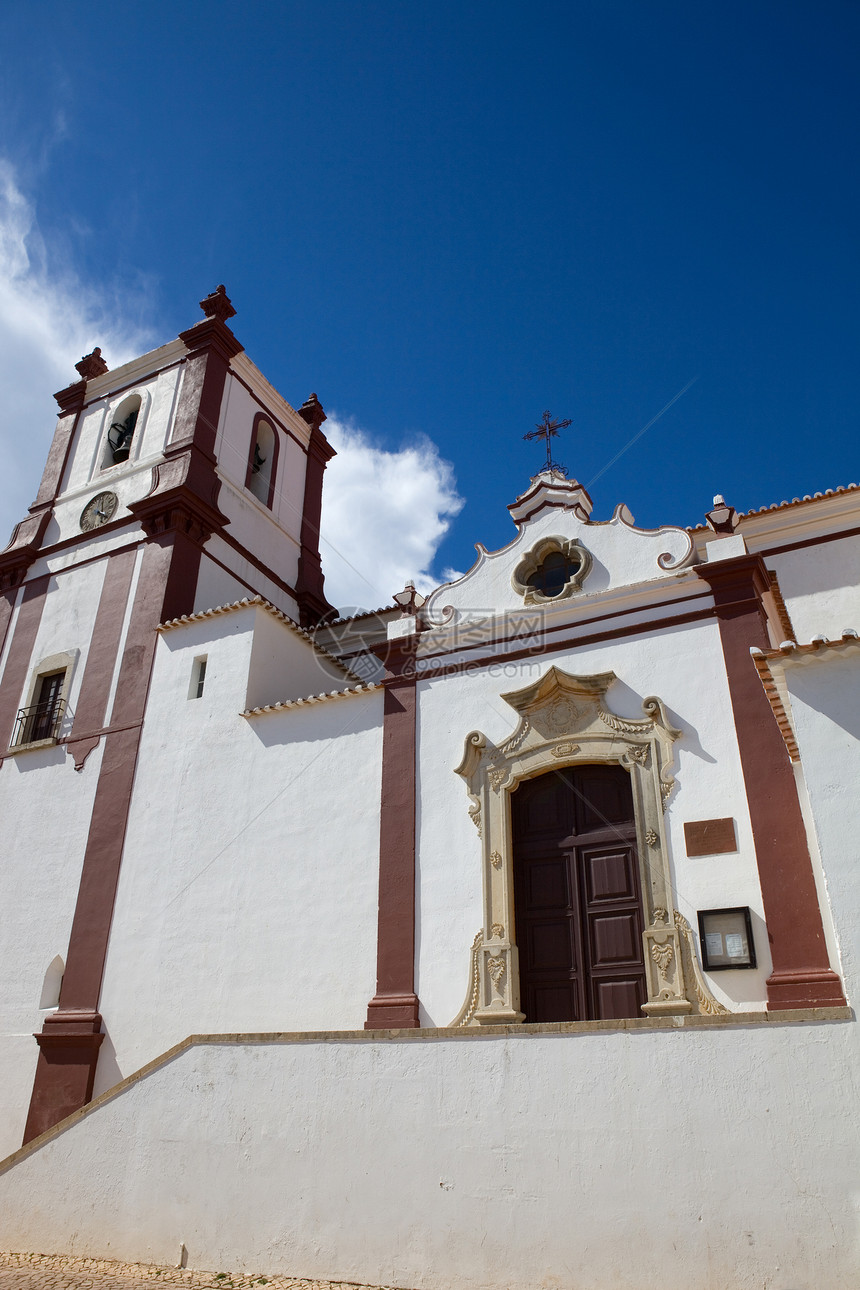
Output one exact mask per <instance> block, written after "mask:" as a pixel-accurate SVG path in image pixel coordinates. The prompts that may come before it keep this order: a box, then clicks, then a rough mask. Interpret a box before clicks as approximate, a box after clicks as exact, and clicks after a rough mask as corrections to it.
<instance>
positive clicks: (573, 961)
mask: <svg viewBox="0 0 860 1290" xmlns="http://www.w3.org/2000/svg"><path fill="white" fill-rule="evenodd" d="M511 823H512V828H513V843H514V902H515V913H516V940H517V945H518V947H519V958H520V1007H521V1009H522V1011H523V1012H524V1013H525V1019H526V1021H599V1020H610V1019H614V1018H619V1017H639V1016H641V1015H642V1014H641V1011H640V1009H641V1006H642V1004H643V1003H644V1002H645V1000H646V997H647V996H646V990H645V964H644V961H643V957H642V901H641V897H640V890H639V861H638V857H637V853H636V827H635V823H634V819H633V795H632V793H631V790H630V776H629V775H628V774H627V772H626V771H625V770H623V769H622V767H621V766H611V765H597V766H575V767H574V766H570V767H565V768H563V769H559V770H554V771H550V772H549V773H547V774H545V775H539V776H538V777H537V778H536V779H530V780H526V781H525V782H524V783H522V784H520V786H519V788H517V790H516V791H515V792H514V793H513V794H512V795H511Z"/></svg>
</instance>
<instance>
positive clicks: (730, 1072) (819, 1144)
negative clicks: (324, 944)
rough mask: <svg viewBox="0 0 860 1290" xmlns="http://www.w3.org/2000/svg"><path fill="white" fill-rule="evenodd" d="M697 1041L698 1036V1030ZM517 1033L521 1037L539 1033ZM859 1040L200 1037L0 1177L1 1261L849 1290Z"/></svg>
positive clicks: (619, 1286) (806, 1034)
mask: <svg viewBox="0 0 860 1290" xmlns="http://www.w3.org/2000/svg"><path fill="white" fill-rule="evenodd" d="M696 1021H697V1022H699V1021H701V1019H696ZM535 1030H537V1028H535ZM856 1049H857V1026H856V1024H855V1023H854V1022H853V1021H844V1020H843V1021H830V1022H823V1021H811V1022H808V1023H806V1024H796V1023H795V1024H784V1023H780V1022H777V1021H774V1020H770V1021H768V1020H766V1019H765V1018H764V1017H763V1016H762V1015H761V1014H758V1015H757V1018H750V1021H749V1024H748V1025H743V1026H738V1025H736V1024H733V1025H714V1024H712V1025H703V1024H697V1025H694V1026H684V1027H683V1028H682V1027H681V1026H679V1025H676V1024H674V1023H673V1022H668V1023H660V1024H655V1023H653V1022H646V1023H643V1022H636V1023H631V1024H629V1025H628V1026H627V1027H626V1028H622V1029H617V1028H616V1029H612V1030H600V1029H597V1028H592V1029H590V1030H589V1031H587V1032H586V1033H579V1034H563V1033H548V1032H547V1031H546V1029H544V1030H543V1031H541V1032H539V1033H535V1032H534V1031H531V1032H530V1031H529V1030H527V1029H521V1030H520V1031H519V1032H518V1033H516V1034H507V1035H506V1034H499V1033H479V1034H474V1033H464V1032H460V1033H459V1034H458V1035H456V1036H455V1035H452V1034H451V1032H447V1033H442V1034H440V1033H439V1032H436V1033H435V1034H432V1033H430V1032H426V1031H425V1032H417V1033H415V1032H413V1034H412V1035H411V1036H408V1037H406V1036H402V1037H400V1038H396V1037H395V1038H389V1039H387V1040H386V1039H379V1038H373V1037H372V1036H371V1035H367V1034H361V1033H360V1032H355V1033H354V1034H353V1035H352V1036H351V1037H350V1036H344V1035H340V1036H335V1037H331V1036H328V1037H324V1036H317V1037H312V1038H311V1037H305V1038H304V1039H302V1040H300V1041H296V1039H295V1038H294V1037H293V1038H291V1037H276V1036H259V1037H257V1038H256V1039H255V1038H254V1037H239V1039H238V1040H236V1039H234V1040H230V1039H229V1038H228V1037H214V1038H209V1039H208V1040H205V1041H203V1042H197V1043H192V1044H190V1045H188V1046H184V1047H181V1048H180V1050H178V1051H177V1052H176V1053H175V1054H174V1055H173V1056H172V1057H169V1058H168V1059H167V1060H166V1061H164V1062H162V1063H161V1064H160V1065H159V1064H154V1066H153V1068H150V1069H149V1070H148V1071H147V1072H146V1073H144V1074H143V1075H142V1076H141V1077H140V1078H136V1077H132V1079H131V1080H130V1081H129V1082H128V1083H127V1084H126V1085H124V1086H121V1088H120V1091H119V1092H118V1093H114V1094H106V1095H105V1097H104V1098H102V1099H101V1100H100V1102H99V1103H97V1104H96V1105H95V1106H94V1107H93V1108H91V1109H90V1110H89V1111H88V1112H84V1113H81V1112H79V1113H78V1114H77V1117H73V1119H72V1120H71V1121H70V1122H68V1123H69V1127H68V1128H66V1129H65V1130H64V1131H62V1132H60V1133H58V1134H56V1135H55V1136H51V1135H50V1134H49V1135H46V1138H45V1139H44V1140H43V1141H42V1143H41V1144H40V1145H38V1146H36V1147H35V1149H31V1150H30V1151H29V1153H28V1152H25V1153H23V1154H19V1156H18V1157H17V1158H13V1159H12V1161H11V1162H9V1163H8V1164H7V1167H6V1169H5V1172H2V1173H0V1248H3V1249H17V1250H41V1251H46V1252H47V1251H68V1252H70V1253H73V1254H79V1255H102V1256H107V1257H113V1258H119V1259H129V1260H143V1261H153V1262H160V1263H174V1262H176V1260H177V1258H178V1255H179V1249H180V1243H182V1242H184V1244H185V1245H186V1246H187V1248H188V1256H189V1266H192V1267H200V1268H207V1269H210V1270H213V1271H214V1270H224V1271H238V1270H240V1269H242V1270H245V1271H257V1272H259V1271H262V1272H284V1273H289V1274H293V1275H296V1276H304V1277H323V1278H329V1279H334V1280H345V1281H358V1282H370V1283H376V1284H380V1283H382V1284H386V1285H395V1286H407V1287H422V1288H423V1287H433V1288H439V1290H441V1288H442V1287H451V1288H452V1290H454V1288H455V1287H456V1290H479V1288H480V1290H483V1288H484V1287H493V1288H494V1290H509V1288H512V1287H517V1288H520V1287H522V1288H523V1290H526V1288H527V1287H528V1288H529V1290H531V1288H535V1290H537V1287H541V1288H545V1287H564V1288H565V1290H567V1288H570V1290H676V1288H680V1287H684V1290H762V1288H763V1287H767V1290H822V1288H823V1287H827V1290H855V1288H856V1286H857V1285H858V1284H860V1260H858V1250H857V1243H856V1236H855V1230H854V1229H855V1220H856V1215H855V1212H854V1202H855V1199H856V1184H857V1176H856V1168H855V1167H856V1161H857V1128H856V1119H855V1111H856V1096H857V1095H856V1089H853V1088H852V1083H853V1081H852V1078H851V1071H852V1069H855V1070H856V1068H857V1061H856V1059H857V1052H856Z"/></svg>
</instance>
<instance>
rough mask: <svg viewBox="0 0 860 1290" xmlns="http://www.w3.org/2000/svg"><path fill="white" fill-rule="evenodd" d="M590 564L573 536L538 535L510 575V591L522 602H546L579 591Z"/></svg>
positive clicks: (565, 597) (543, 603)
mask: <svg viewBox="0 0 860 1290" xmlns="http://www.w3.org/2000/svg"><path fill="white" fill-rule="evenodd" d="M590 568H591V555H590V554H589V552H588V551H586V549H585V547H584V546H582V544H581V543H580V542H578V541H576V540H574V539H568V538H563V537H547V538H543V539H541V541H540V542H538V543H536V544H535V546H533V547H532V549H531V550H530V551H529V552H528V553H527V554H526V555H525V556H524V557H523V559H522V560H520V562H519V564H518V565H517V566H516V568H515V569H514V572H513V574H512V575H511V584H512V586H513V588H514V591H516V592H517V593H518V595H520V596H522V597H523V604H526V605H549V604H552V603H553V602H554V601H556V600H566V599H567V598H568V597H569V596H572V595H573V593H574V592H575V591H579V590H580V588H581V587H582V584H583V582H584V581H585V579H586V577H587V575H588V571H589V569H590Z"/></svg>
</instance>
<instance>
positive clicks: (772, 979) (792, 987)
mask: <svg viewBox="0 0 860 1290" xmlns="http://www.w3.org/2000/svg"><path fill="white" fill-rule="evenodd" d="M697 572H698V573H699V576H700V577H701V578H703V579H704V580H705V581H706V582H707V583H708V584H709V585H710V587H711V588H712V590H713V593H714V603H715V606H716V614H717V618H718V620H719V624H720V639H721V642H722V647H723V656H724V658H725V664H726V675H727V677H728V683H729V693H730V695H731V701H732V711H733V714H734V722H735V730H736V732H737V739H738V747H739V749H740V757H741V768H742V770H743V776H744V783H745V787H746V794H747V802H748V804H749V812H750V823H751V824H752V832H753V839H754V842H755V850H756V860H757V862H758V870H759V878H760V881H761V891H762V898H763V900H764V910H765V918H766V920H767V930H768V938H769V940H770V949H771V957H772V960H773V972H772V973H771V975H770V976H769V977H768V981H767V997H768V1007H770V1008H804V1007H834V1006H836V1005H840V1004H844V1002H845V998H844V995H843V993H842V985H841V982H840V980H839V977H838V976H837V975H836V973H835V972H833V971H832V970H831V968H830V963H829V960H828V955H827V946H826V943H825V940H824V929H823V927H822V923H821V911H820V908H819V904H818V892H817V890H816V886H815V876H814V874H813V870H812V862H811V860H810V856H809V848H808V846H807V841H806V829H805V827H804V822H803V816H802V814H801V810H800V802H799V800H798V796H797V786H796V784H795V780H794V772H793V770H792V767H791V762H790V760H789V758H788V754H787V753H786V749H785V744H784V743H783V740H782V736H781V734H780V731H779V727H778V726H777V724H776V722H775V720H774V718H773V713H772V711H771V708H770V704H769V703H768V701H767V697H766V695H765V693H764V690H763V688H762V685H761V682H760V680H759V677H758V673H757V671H756V668H755V665H754V663H753V661H752V659H751V657H750V648H751V647H752V646H756V647H758V648H759V649H769V648H770V642H769V640H768V636H767V628H766V612H765V608H764V605H763V603H762V598H763V596H764V595H765V593H766V592H768V591H769V589H770V578H769V576H768V572H767V570H766V569H765V566H764V562H763V561H762V559H761V557H760V556H739V557H737V558H736V559H734V560H721V561H716V562H714V563H713V564H702V565H699V566H698V568H697Z"/></svg>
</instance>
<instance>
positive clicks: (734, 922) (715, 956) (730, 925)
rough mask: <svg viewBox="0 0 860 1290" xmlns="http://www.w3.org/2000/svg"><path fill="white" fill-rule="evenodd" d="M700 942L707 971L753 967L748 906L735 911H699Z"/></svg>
mask: <svg viewBox="0 0 860 1290" xmlns="http://www.w3.org/2000/svg"><path fill="white" fill-rule="evenodd" d="M699 943H700V945H701V947H702V966H703V968H704V969H705V971H706V972H722V971H724V970H725V969H726V968H754V967H755V965H756V962H755V944H754V943H753V935H752V923H751V921H750V911H749V906H748V905H741V906H739V907H738V908H737V909H700V910H699Z"/></svg>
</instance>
